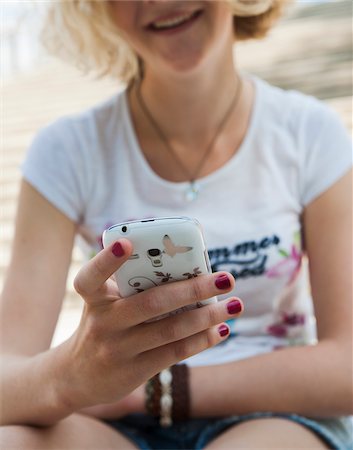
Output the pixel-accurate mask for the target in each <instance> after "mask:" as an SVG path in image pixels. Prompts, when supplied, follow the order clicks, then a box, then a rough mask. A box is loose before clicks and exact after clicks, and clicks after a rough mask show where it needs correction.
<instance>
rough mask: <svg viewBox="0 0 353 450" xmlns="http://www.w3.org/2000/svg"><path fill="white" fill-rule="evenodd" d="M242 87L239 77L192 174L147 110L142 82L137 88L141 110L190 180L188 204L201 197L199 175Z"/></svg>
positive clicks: (187, 196)
mask: <svg viewBox="0 0 353 450" xmlns="http://www.w3.org/2000/svg"><path fill="white" fill-rule="evenodd" d="M242 87H243V83H242V79H241V78H240V77H238V83H237V88H236V90H235V93H234V96H233V98H232V101H231V103H230V105H229V107H228V109H227V110H226V112H225V114H224V116H223V118H222V120H221V121H220V123H219V124H218V126H217V129H216V132H215V133H214V135H213V137H212V139H211V141H210V142H209V144H208V145H207V147H206V149H205V152H204V154H203V156H202V158H201V160H200V162H199V164H198V165H197V167H196V169H195V170H194V171H193V172H190V171H189V170H188V169H187V168H186V167H185V165H184V164H183V162H182V160H181V159H180V157H179V156H178V154H177V152H176V151H175V149H174V148H173V147H172V146H171V144H170V143H169V141H168V139H167V137H166V135H165V134H164V132H163V130H162V129H161V127H160V126H159V124H158V123H157V121H156V120H155V118H154V117H153V115H152V114H151V112H150V110H149V109H148V108H147V105H146V103H145V101H144V99H143V97H142V93H141V82H140V83H139V84H138V86H137V89H136V97H137V101H138V103H139V105H140V107H141V109H142V110H143V112H144V114H145V116H146V117H147V118H148V120H149V122H150V123H151V125H152V126H153V128H154V130H155V131H156V133H157V134H158V136H159V138H160V140H161V141H162V142H163V143H164V145H165V147H166V148H167V149H168V151H169V153H170V154H171V155H172V156H173V158H174V160H175V162H176V163H177V164H178V166H179V167H180V169H182V171H183V172H184V173H185V174H186V176H187V178H188V179H189V185H188V187H187V188H186V190H185V200H186V201H188V202H192V201H194V200H196V199H197V197H198V195H199V192H200V185H199V184H198V183H197V177H198V174H199V173H200V171H201V169H202V167H203V166H204V164H205V162H206V161H207V159H208V157H209V155H210V154H211V151H212V149H213V145H214V143H215V141H216V139H217V137H218V136H219V134H220V133H221V131H222V129H223V128H224V126H225V124H226V122H227V119H228V118H229V116H230V114H231V112H232V111H233V110H234V109H235V108H236V106H237V104H238V102H239V99H240V94H241V91H242Z"/></svg>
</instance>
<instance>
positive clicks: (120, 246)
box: [74, 238, 132, 300]
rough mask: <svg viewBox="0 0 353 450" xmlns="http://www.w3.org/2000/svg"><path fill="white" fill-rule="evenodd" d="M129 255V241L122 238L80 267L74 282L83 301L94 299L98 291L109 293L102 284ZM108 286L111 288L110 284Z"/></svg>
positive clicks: (130, 249) (130, 248)
mask: <svg viewBox="0 0 353 450" xmlns="http://www.w3.org/2000/svg"><path fill="white" fill-rule="evenodd" d="M131 253H132V244H131V242H130V241H129V240H127V239H124V238H122V239H119V240H118V241H116V242H114V243H112V244H111V245H109V246H108V247H107V248H105V249H104V250H102V251H100V252H99V253H98V254H97V255H96V256H95V257H94V258H92V259H91V260H90V261H89V262H88V263H87V264H85V265H84V266H83V267H82V269H81V270H80V271H79V273H78V274H77V275H76V278H75V280H74V288H75V290H76V291H77V292H78V293H79V294H80V295H81V296H82V297H83V298H84V299H85V300H87V299H89V298H90V297H94V295H95V294H96V293H97V292H98V291H100V294H101V293H102V290H103V291H105V290H106V289H108V291H109V288H108V287H104V284H105V283H106V281H107V280H108V279H109V278H110V277H111V275H112V274H114V272H115V271H116V270H118V269H119V267H121V266H122V264H124V262H125V261H126V260H127V259H128V258H129V257H130V255H131ZM110 286H112V285H111V283H110ZM111 289H113V288H112V287H111Z"/></svg>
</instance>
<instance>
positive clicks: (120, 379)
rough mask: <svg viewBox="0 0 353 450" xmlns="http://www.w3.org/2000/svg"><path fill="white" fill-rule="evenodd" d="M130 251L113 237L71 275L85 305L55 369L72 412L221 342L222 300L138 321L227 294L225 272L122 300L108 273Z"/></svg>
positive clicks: (114, 396)
mask: <svg viewBox="0 0 353 450" xmlns="http://www.w3.org/2000/svg"><path fill="white" fill-rule="evenodd" d="M131 254H132V245H131V243H130V241H128V240H127V239H120V240H119V241H117V242H116V243H114V244H112V245H110V246H109V247H107V248H106V249H104V250H102V251H101V252H100V253H99V254H98V255H96V256H95V257H94V258H92V259H91V260H90V261H89V262H88V263H87V264H86V265H85V266H84V267H83V268H82V269H81V270H80V272H79V273H78V275H77V276H76V278H75V281H74V286H75V289H76V291H77V292H78V293H79V294H80V295H81V297H82V298H83V300H84V301H85V307H84V311H83V314H82V319H81V322H80V325H79V327H78V329H77V331H76V333H75V334H74V335H73V336H72V337H71V338H70V339H69V340H68V341H67V342H66V343H65V345H64V346H63V350H62V352H63V353H64V356H63V360H64V361H63V363H62V364H61V366H64V368H63V371H62V372H61V373H60V374H59V376H60V377H61V378H60V388H61V389H60V393H61V395H62V401H63V402H64V403H65V405H67V407H68V409H70V410H72V412H73V411H77V410H80V409H82V408H85V407H89V406H93V405H97V404H102V403H112V402H116V401H118V400H120V399H122V398H123V397H124V396H126V395H127V394H129V393H130V392H131V391H133V390H134V389H136V388H137V387H138V386H140V385H142V384H143V383H144V382H145V381H146V380H147V379H149V378H151V377H152V376H153V375H155V374H156V373H158V372H160V371H161V370H163V369H164V368H166V367H169V366H171V365H173V364H175V363H177V362H179V361H180V360H183V359H185V358H188V357H189V356H192V355H194V354H196V353H198V352H201V351H203V350H205V349H207V348H208V347H211V346H214V345H216V344H218V343H219V342H221V341H222V340H224V339H226V337H227V334H228V332H229V329H228V327H227V325H226V324H224V323H223V324H221V322H222V321H224V320H227V319H229V318H230V317H234V314H232V315H231V314H230V312H229V311H228V309H227V307H226V305H225V301H223V302H219V303H217V304H212V305H207V306H205V307H203V308H200V309H194V310H192V311H187V312H183V313H181V314H177V315H174V316H170V317H166V318H164V319H161V320H158V321H151V322H147V323H146V321H150V320H151V319H153V318H156V317H158V316H161V315H162V314H165V313H169V312H172V311H174V310H176V309H178V308H180V307H183V306H186V305H189V304H194V303H196V302H197V301H200V300H204V299H207V298H210V297H213V296H215V295H217V294H220V293H225V292H229V291H230V290H232V289H233V287H234V278H233V277H232V276H231V275H230V274H226V273H221V274H220V273H216V274H211V275H203V276H200V277H197V278H193V279H190V280H185V281H179V282H176V283H168V284H166V285H163V286H157V287H155V288H151V289H149V290H147V291H145V292H141V293H139V294H136V295H132V296H131V297H129V298H122V297H121V296H120V295H119V291H118V287H117V285H116V283H115V282H114V281H113V280H111V279H109V278H110V276H111V275H112V274H113V273H114V272H115V271H116V270H117V269H118V268H119V267H120V266H121V265H122V264H123V263H124V262H125V261H126V260H127V259H128V258H129V256H130V255H131ZM216 280H218V281H216ZM222 281H223V282H222ZM217 286H218V287H217ZM233 313H234V311H233ZM219 324H221V328H219V327H220V325H219Z"/></svg>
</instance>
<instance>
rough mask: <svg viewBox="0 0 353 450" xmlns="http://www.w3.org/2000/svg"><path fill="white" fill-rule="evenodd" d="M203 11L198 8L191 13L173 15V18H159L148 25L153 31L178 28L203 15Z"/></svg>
mask: <svg viewBox="0 0 353 450" xmlns="http://www.w3.org/2000/svg"><path fill="white" fill-rule="evenodd" d="M201 13H202V10H198V11H194V12H192V13H189V14H180V15H179V16H177V17H173V18H171V19H165V20H158V21H155V22H153V23H151V24H150V25H148V27H147V28H148V29H149V30H152V31H165V30H173V29H177V28H179V27H182V26H183V25H185V24H188V23H191V22H193V21H194V20H196V19H197V18H198V17H199V16H200V15H201Z"/></svg>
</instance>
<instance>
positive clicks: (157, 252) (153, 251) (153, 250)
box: [147, 248, 161, 256]
mask: <svg viewBox="0 0 353 450" xmlns="http://www.w3.org/2000/svg"><path fill="white" fill-rule="evenodd" d="M147 253H148V254H149V256H159V255H160V254H161V251H160V250H159V249H158V248H150V249H149V250H148V252H147Z"/></svg>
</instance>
